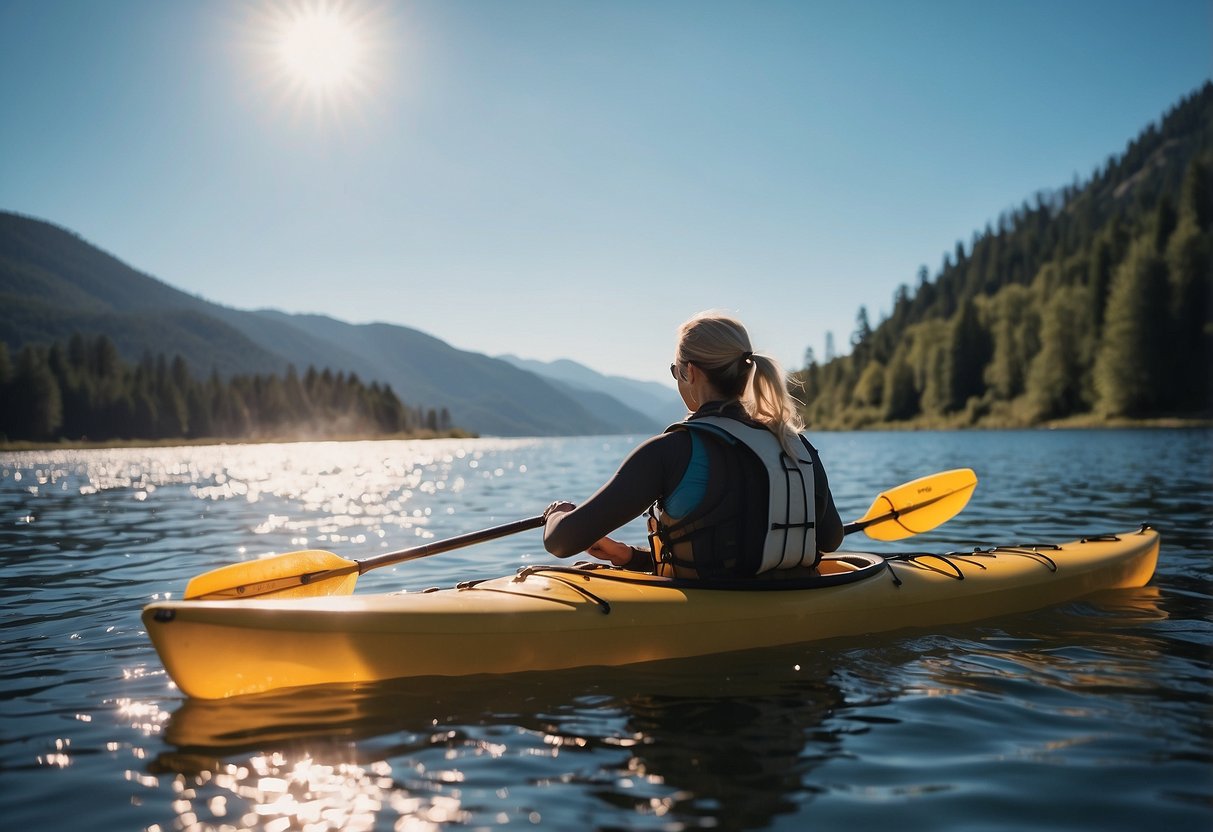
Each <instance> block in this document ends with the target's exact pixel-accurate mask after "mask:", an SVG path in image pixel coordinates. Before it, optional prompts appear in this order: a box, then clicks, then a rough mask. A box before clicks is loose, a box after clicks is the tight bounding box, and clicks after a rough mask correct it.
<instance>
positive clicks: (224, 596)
mask: <svg viewBox="0 0 1213 832" xmlns="http://www.w3.org/2000/svg"><path fill="white" fill-rule="evenodd" d="M326 573H332V574H326ZM357 582H358V564H357V563H355V562H354V561H352V560H346V559H345V558H343V557H340V556H339V555H334V554H333V553H332V552H325V551H323V550H320V549H308V550H306V551H303V552H285V553H283V554H281V555H272V556H270V557H268V558H261V559H260V560H252V561H248V562H247V563H233V564H231V565H230V566H223V567H220V568H219V569H212V570H211V571H210V572H204V573H202V574H201V575H198V576H197V577H195V578H192V579H191V580H190V582H189V583H188V584H186V586H185V600H187V601H190V600H202V601H218V600H230V599H236V598H311V597H317V596H321V595H349V594H350V593H352V592H353V591H354V584H355V583H357Z"/></svg>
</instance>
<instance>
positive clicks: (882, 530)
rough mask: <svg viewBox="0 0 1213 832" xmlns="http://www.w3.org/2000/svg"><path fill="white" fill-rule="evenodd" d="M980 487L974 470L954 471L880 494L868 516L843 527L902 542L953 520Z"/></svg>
mask: <svg viewBox="0 0 1213 832" xmlns="http://www.w3.org/2000/svg"><path fill="white" fill-rule="evenodd" d="M976 487H977V474H975V473H974V472H973V469H971V468H954V469H953V470H951V471H941V472H939V473H938V474H931V475H930V476H927V477H920V478H919V479H916V480H913V481H911V482H907V483H905V484H904V485H899V486H897V487H896V488H890V489H889V490H888V491H883V492H881V493H880V494H879V495H878V496H877V497H876V500H875V501H874V502H873V503H872V507H871V508H869V509H868V512H867V514H865V515H864V516H863V517H860V518H859V519H858V520H856V521H855V522H854V523H847V524H846V525H845V526H843V527H842V530H843V533H844V534H851V533H852V532H858V531H862V532H863V533H864V534H866V535H867V536H868V537H870V538H872V539H873V540H902V539H904V538H907V537H912V536H914V535H916V534H922V533H923V532H929V531H930V530H931V529H934V528H935V527H937V526H940V525H942V524H943V523H946V522H947V521H948V520H951V519H952V518H953V517H955V516H956V515H957V514H959V513H960V510H961V509H962V508H964V507H965V504H967V503H968V502H969V497H971V496H973V489H974V488H976Z"/></svg>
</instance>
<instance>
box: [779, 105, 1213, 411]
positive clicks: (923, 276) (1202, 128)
mask: <svg viewBox="0 0 1213 832" xmlns="http://www.w3.org/2000/svg"><path fill="white" fill-rule="evenodd" d="M851 344H852V350H851V353H850V354H849V355H846V356H842V357H836V358H834V359H833V360H827V361H826V362H825V363H824V364H818V363H817V362H816V361H815V360H814V357H813V355H812V352H811V351H810V352H808V353H807V354H806V365H807V366H806V368H805V369H804V370H803V371H801V372H800V373H799V374H798V379H799V381H800V382H802V383H803V392H802V394H801V395H800V398H801V399H802V400H803V401H805V402H806V406H805V419H806V421H807V422H808V424H810V425H814V426H818V427H834V428H852V427H862V426H866V425H873V424H882V423H885V424H889V423H897V422H911V421H913V422H922V423H927V424H930V423H940V424H978V423H985V424H1006V425H1012V424H1016V425H1019V424H1034V423H1039V422H1041V421H1045V420H1052V419H1060V418H1065V417H1068V416H1074V415H1081V414H1093V415H1095V416H1102V417H1149V416H1158V415H1172V414H1174V415H1193V414H1201V415H1204V414H1208V413H1209V412H1210V410H1211V409H1213V84H1206V85H1205V86H1204V87H1203V88H1202V89H1201V90H1200V91H1199V92H1197V93H1195V94H1193V95H1192V96H1191V97H1189V98H1188V99H1186V100H1185V101H1182V102H1181V103H1180V104H1179V105H1177V106H1176V107H1175V108H1174V109H1173V110H1172V111H1171V112H1170V113H1169V114H1168V115H1167V117H1166V118H1165V119H1164V120H1163V122H1162V125H1161V127H1157V126H1154V125H1151V126H1150V127H1149V128H1148V129H1147V130H1146V131H1145V132H1144V133H1143V134H1142V135H1141V136H1139V137H1138V138H1137V140H1135V141H1134V142H1133V143H1131V144H1130V145H1129V147H1128V149H1127V151H1126V153H1125V154H1124V155H1123V156H1122V157H1120V158H1115V157H1114V158H1112V159H1109V160H1108V162H1107V164H1106V165H1105V166H1104V168H1103V169H1102V171H1097V172H1096V173H1095V175H1094V176H1093V177H1092V179H1091V181H1090V182H1088V183H1087V184H1086V185H1084V186H1080V185H1079V184H1078V183H1077V182H1076V183H1075V184H1073V185H1071V186H1070V187H1067V188H1064V189H1063V190H1061V191H1060V192H1058V193H1055V194H1049V195H1045V194H1041V195H1038V196H1037V198H1036V199H1035V202H1034V203H1033V204H1028V203H1025V204H1024V205H1023V206H1022V207H1020V208H1019V209H1017V210H1015V211H1012V212H1009V213H1007V214H1004V215H1003V216H1002V217H1001V218H1000V220H999V223H998V227H997V229H994V228H991V227H988V226H987V228H986V229H985V231H984V232H983V233H981V234H977V235H974V238H973V240H972V243H971V245H970V246H969V247H968V248H967V249H966V247H965V246H964V245H963V244H961V243H958V244H957V245H956V249H955V251H954V252H953V253H950V254H948V255H945V257H944V260H943V265H942V267H941V269H940V270H939V272H938V274H937V276H936V278H935V279H934V280H930V279H929V275H928V271H927V269H926V267H925V266H924V267H923V268H922V269H920V271H919V277H918V286H917V288H916V290H914V291H913V292H911V290H910V289H909V288H908V287H906V286H902V287H901V288H900V289H898V291H897V293H896V295H895V297H894V299H893V305H892V312H891V314H890V315H889V316H888V317H887V318H885V319H884V320H883V321H881V322H880V324H879V325H878V326H877V327H875V328H873V327H872V326H871V324H870V321H869V318H868V313H867V310H866V309H860V311H859V315H858V317H857V321H856V330H855V333H854V335H853V337H852V342H851Z"/></svg>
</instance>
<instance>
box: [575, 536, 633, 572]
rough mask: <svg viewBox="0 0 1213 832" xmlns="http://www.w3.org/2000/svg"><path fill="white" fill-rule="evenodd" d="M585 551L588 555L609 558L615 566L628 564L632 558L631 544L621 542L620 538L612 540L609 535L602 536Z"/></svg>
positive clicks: (603, 558)
mask: <svg viewBox="0 0 1213 832" xmlns="http://www.w3.org/2000/svg"><path fill="white" fill-rule="evenodd" d="M585 551H586V554H588V555H593V556H594V557H596V558H601V559H602V560H609V561H610V562H611V563H612V564H614V565H615V566H627V565H628V562H629V561H630V560H631V559H632V547H631V546H629V545H627V544H626V543H620V542H619V541H618V540H611V538H609V537H604V538H602V539H601V540H599V541H598V542H597V543H595V544H594V545H593V546H591V547H590V548H588V549H586V550H585Z"/></svg>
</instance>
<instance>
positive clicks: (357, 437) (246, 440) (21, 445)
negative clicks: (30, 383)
mask: <svg viewBox="0 0 1213 832" xmlns="http://www.w3.org/2000/svg"><path fill="white" fill-rule="evenodd" d="M475 438H478V434H474V433H469V432H467V431H462V430H449V431H428V430H425V431H416V432H412V433H393V434H378V435H361V434H341V435H337V436H256V437H220V436H210V437H197V438H193V439H187V438H177V439H108V440H104V441H91V440H88V439H57V440H44V441H35V440H32V439H18V440H15V441H12V442H5V441H0V452H5V451H8V452H15V451H95V450H106V449H109V448H188V447H203V446H213V445H285V444H291V443H295V442H397V441H399V442H405V441H408V442H414V441H417V440H428V439H475Z"/></svg>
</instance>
